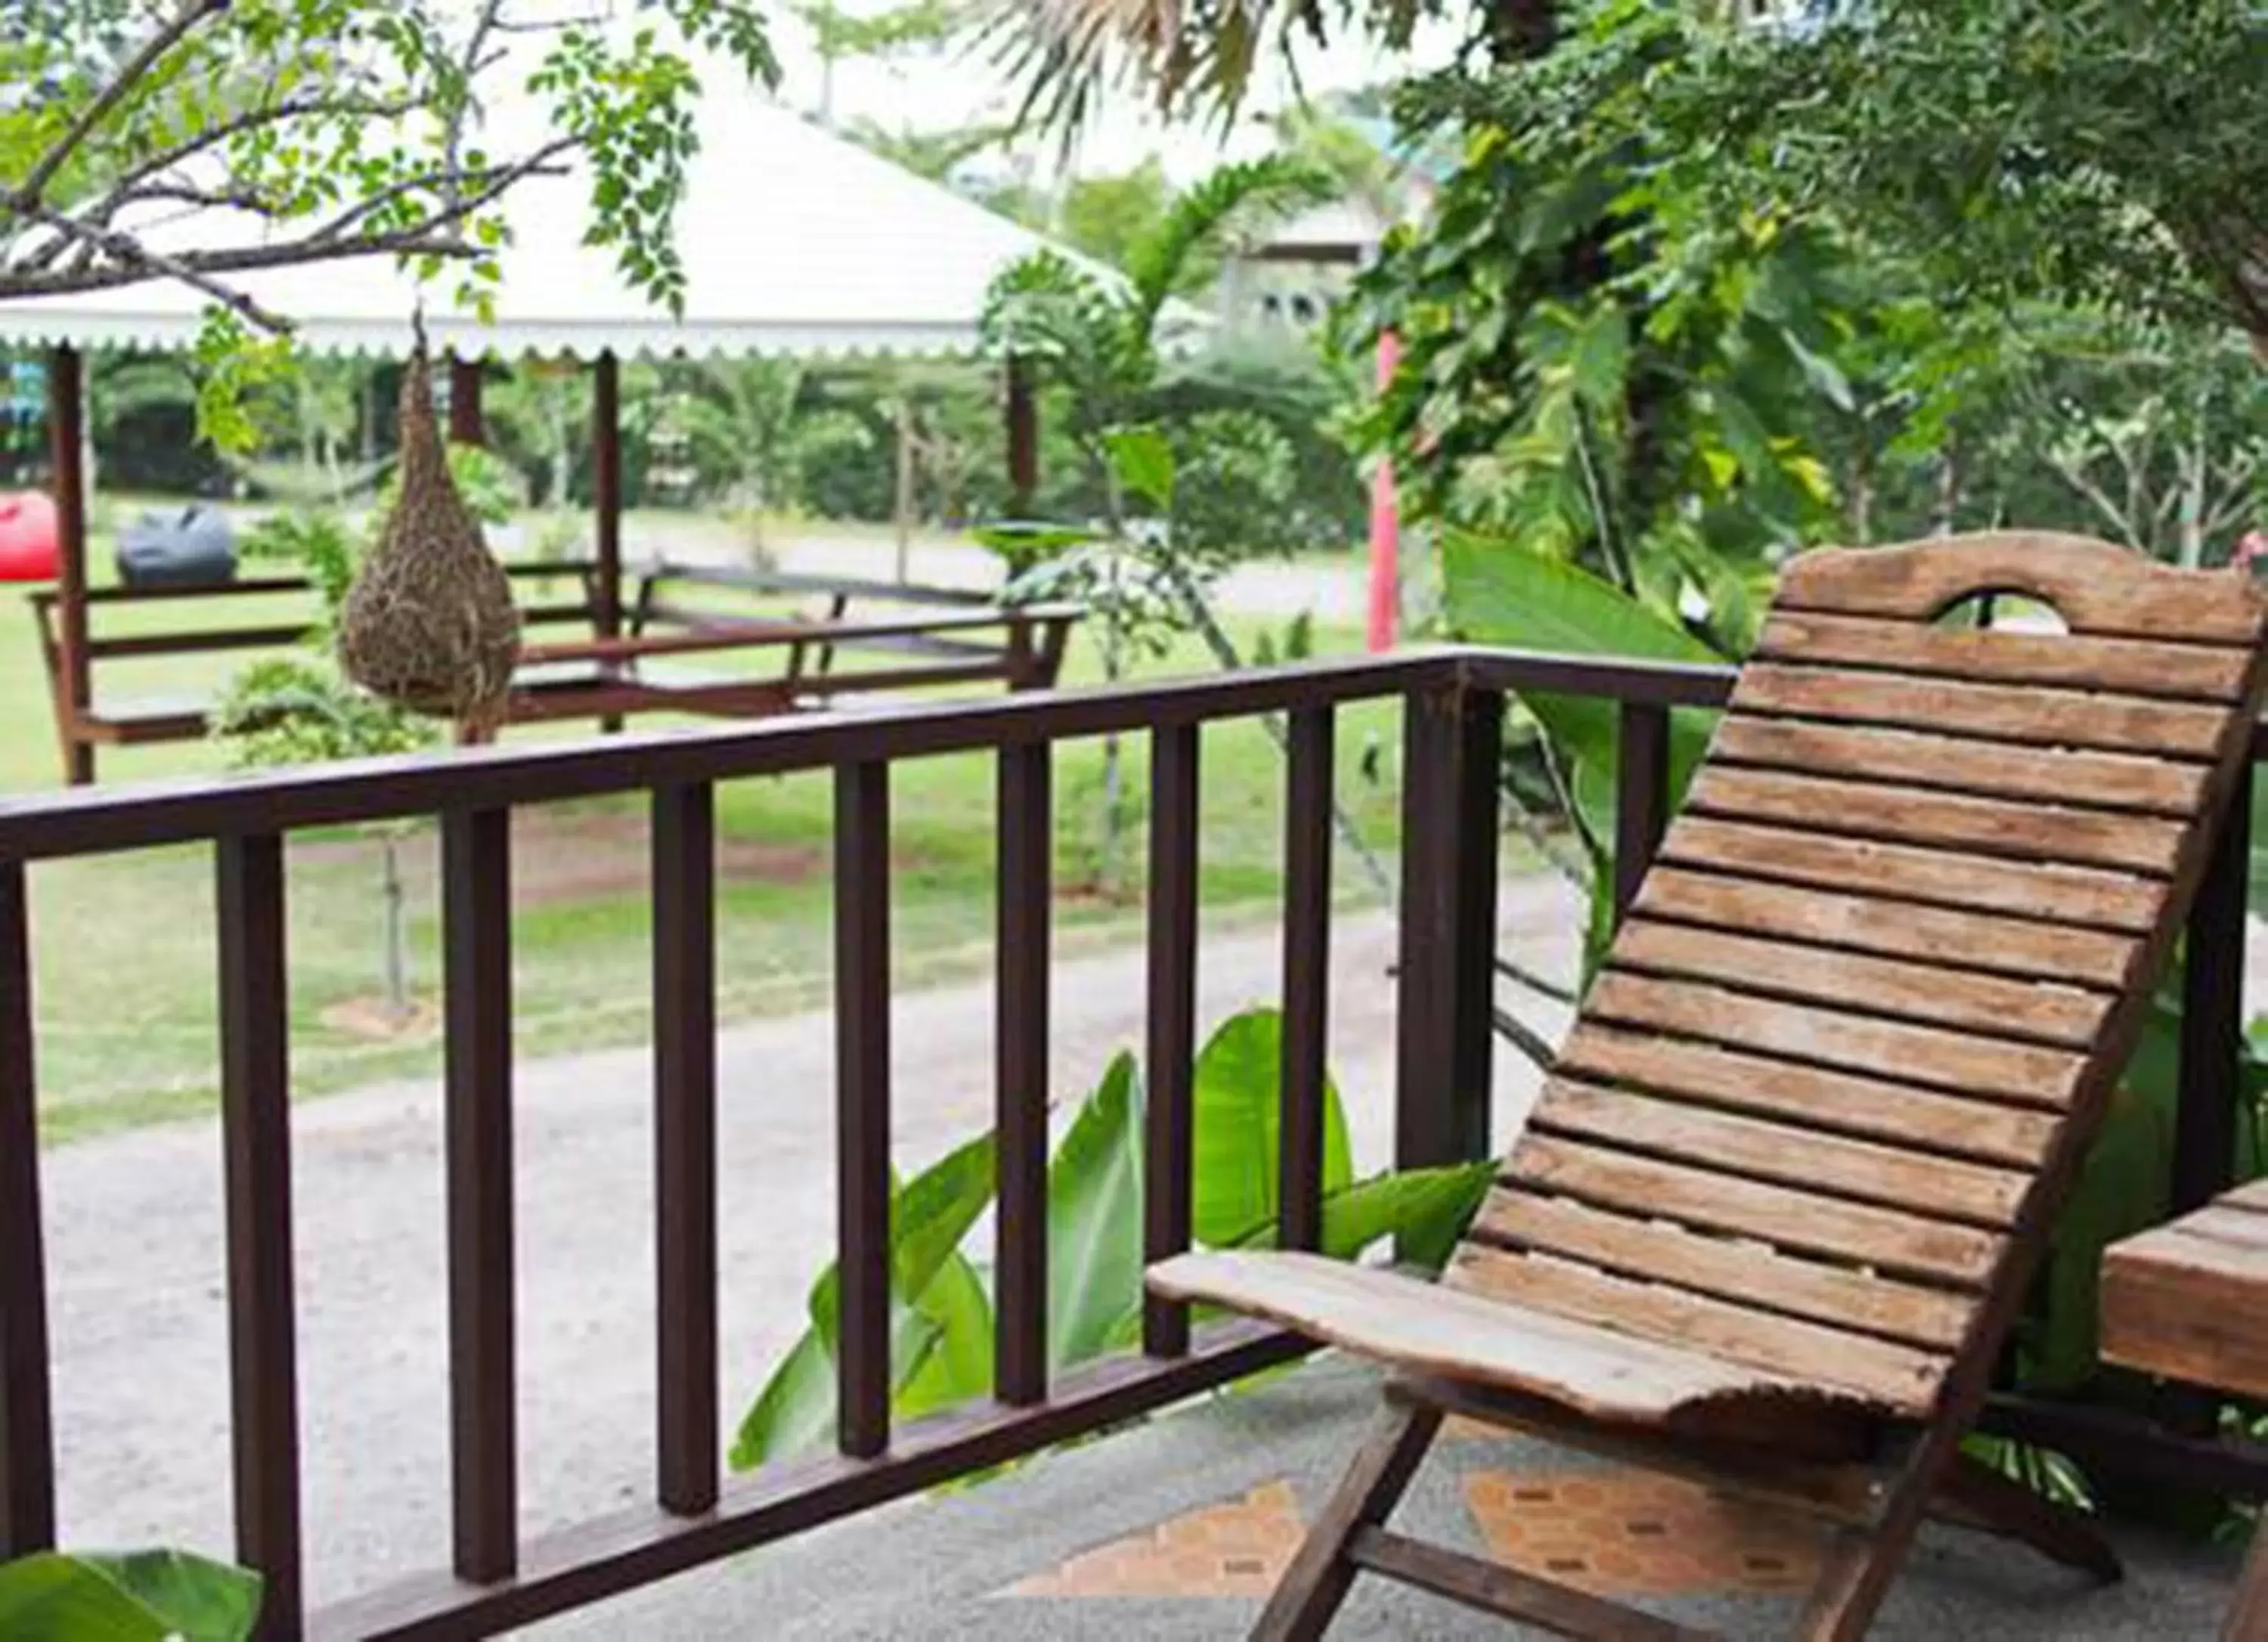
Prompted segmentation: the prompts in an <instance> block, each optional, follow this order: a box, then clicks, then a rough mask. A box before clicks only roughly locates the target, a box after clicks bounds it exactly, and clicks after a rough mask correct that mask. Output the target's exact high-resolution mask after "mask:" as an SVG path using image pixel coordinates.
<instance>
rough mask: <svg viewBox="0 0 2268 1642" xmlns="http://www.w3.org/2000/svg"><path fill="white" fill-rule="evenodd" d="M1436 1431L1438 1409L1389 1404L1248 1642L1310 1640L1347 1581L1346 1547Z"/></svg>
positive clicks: (1373, 1519)
mask: <svg viewBox="0 0 2268 1642" xmlns="http://www.w3.org/2000/svg"><path fill="white" fill-rule="evenodd" d="M1440 1428H1441V1411H1440V1410H1439V1409H1433V1408H1427V1407H1425V1406H1423V1405H1422V1404H1407V1405H1404V1404H1400V1403H1388V1404H1387V1408H1386V1411H1385V1413H1384V1414H1382V1415H1381V1416H1380V1417H1379V1420H1378V1423H1377V1425H1374V1426H1373V1427H1372V1429H1371V1433H1370V1436H1369V1438H1368V1440H1366V1441H1365V1442H1364V1443H1363V1445H1362V1448H1361V1451H1360V1452H1359V1453H1358V1454H1356V1455H1355V1457H1354V1463H1353V1464H1352V1465H1351V1466H1349V1467H1348V1468H1347V1472H1346V1476H1344V1478H1342V1479H1341V1481H1340V1483H1339V1485H1338V1491H1337V1492H1336V1493H1334V1494H1333V1495H1332V1496H1331V1500H1330V1503H1329V1505H1328V1506H1324V1507H1323V1513H1322V1516H1320V1517H1318V1518H1316V1519H1315V1525H1314V1527H1313V1528H1309V1529H1308V1530H1307V1538H1306V1539H1305V1540H1304V1541H1302V1542H1301V1543H1300V1551H1299V1555H1297V1556H1296V1557H1292V1565H1291V1566H1290V1567H1289V1568H1286V1569H1285V1571H1284V1578H1283V1579H1282V1580H1281V1581H1280V1582H1279V1583H1278V1585H1277V1587H1276V1594H1274V1595H1272V1596H1270V1598H1269V1599H1268V1606H1267V1608H1266V1609H1263V1611H1262V1613H1261V1616H1260V1619H1259V1623H1257V1624H1255V1625H1254V1626H1253V1627H1252V1642H1314V1638H1318V1637H1321V1636H1322V1634H1323V1632H1324V1631H1326V1630H1328V1629H1329V1626H1330V1623H1331V1619H1332V1617H1333V1616H1335V1615H1337V1612H1338V1610H1339V1604H1340V1603H1342V1602H1344V1601H1346V1594H1347V1590H1348V1588H1349V1587H1351V1586H1352V1585H1353V1584H1354V1576H1355V1565H1354V1564H1353V1563H1352V1562H1351V1561H1350V1560H1349V1559H1348V1557H1347V1554H1346V1553H1347V1543H1348V1542H1349V1541H1351V1539H1353V1537H1354V1536H1355V1535H1356V1534H1357V1532H1359V1530H1361V1529H1363V1528H1376V1527H1377V1526H1379V1524H1381V1523H1382V1522H1384V1521H1386V1519H1387V1516H1388V1513H1391V1512H1392V1511H1393V1509H1394V1507H1395V1503H1396V1502H1397V1501H1399V1500H1400V1499H1401V1498H1402V1495H1403V1490H1405V1489H1407V1488H1408V1487H1409V1486H1410V1478H1411V1477H1412V1476H1415V1475H1417V1471H1418V1462H1419V1461H1421V1460H1423V1459H1424V1458H1425V1450H1426V1449H1427V1448H1429V1447H1432V1443H1433V1436H1434V1433H1435V1432H1438V1431H1440Z"/></svg>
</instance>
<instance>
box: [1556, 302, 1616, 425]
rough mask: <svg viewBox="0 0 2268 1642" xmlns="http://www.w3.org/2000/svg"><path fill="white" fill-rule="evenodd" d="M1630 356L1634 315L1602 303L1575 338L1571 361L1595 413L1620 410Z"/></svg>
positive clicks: (1580, 388)
mask: <svg viewBox="0 0 2268 1642" xmlns="http://www.w3.org/2000/svg"><path fill="white" fill-rule="evenodd" d="M1630 356H1631V343H1630V316H1629V315H1628V314H1626V313H1624V311H1623V309H1622V306H1621V305H1620V304H1619V303H1616V302H1602V303H1601V304H1600V305H1599V306H1598V309H1597V311H1596V312H1595V313H1593V314H1592V315H1591V316H1590V318H1589V319H1587V320H1585V321H1583V325H1582V328H1581V329H1580V331H1579V332H1577V334H1576V336H1575V347H1574V352H1573V355H1572V360H1571V364H1572V368H1573V371H1574V379H1575V391H1576V392H1577V393H1578V394H1581V395H1582V397H1583V399H1584V401H1585V402H1586V403H1587V404H1589V405H1590V406H1591V407H1592V408H1593V409H1595V410H1601V411H1606V412H1609V413H1612V412H1614V411H1616V410H1618V409H1620V408H1621V406H1622V402H1623V392H1624V387H1625V379H1626V378H1627V377H1628V376H1629V374H1630Z"/></svg>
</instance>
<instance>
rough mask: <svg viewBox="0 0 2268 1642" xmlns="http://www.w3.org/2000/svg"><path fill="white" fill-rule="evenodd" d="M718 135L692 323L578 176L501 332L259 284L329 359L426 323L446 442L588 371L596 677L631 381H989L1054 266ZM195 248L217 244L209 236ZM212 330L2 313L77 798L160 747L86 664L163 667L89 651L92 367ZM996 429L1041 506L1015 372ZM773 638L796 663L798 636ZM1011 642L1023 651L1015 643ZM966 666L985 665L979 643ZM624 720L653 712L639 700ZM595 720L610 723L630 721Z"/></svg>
mask: <svg viewBox="0 0 2268 1642" xmlns="http://www.w3.org/2000/svg"><path fill="white" fill-rule="evenodd" d="M702 135H703V142H702V147H701V151H700V153H699V155H698V157H697V158H696V160H695V162H694V164H693V166H692V167H691V170H690V173H689V178H688V189H687V194H686V197H685V200H684V202H683V203H682V204H681V207H680V212H679V218H678V224H679V226H678V232H677V236H676V242H677V249H678V254H679V255H680V257H681V261H682V263H683V265H684V269H685V273H686V276H687V286H686V294H685V299H684V303H683V306H682V309H681V312H679V313H666V312H664V311H661V310H659V309H657V308H655V307H654V306H652V305H651V304H649V303H648V302H646V301H645V300H644V298H641V297H639V296H637V295H636V294H634V293H631V292H630V291H625V290H624V289H623V288H622V283H621V280H620V277H619V276H618V275H617V274H616V272H615V269H614V266H613V264H612V261H611V260H610V258H609V256H608V254H607V253H606V252H605V251H603V250H602V249H598V248H594V247H589V246H586V245H585V244H584V243H583V242H582V239H581V233H582V223H583V220H584V210H583V196H582V193H581V189H582V186H583V185H582V184H581V183H580V182H579V181H578V179H577V178H576V177H575V176H574V175H573V174H572V173H563V174H561V175H558V176H550V175H545V176H539V177H535V178H531V179H529V180H527V181H526V182H524V183H523V184H521V185H520V187H519V188H518V189H517V190H516V191H515V192H514V194H513V195H512V196H511V198H510V201H509V206H508V209H509V212H510V217H511V222H512V233H511V235H510V237H509V240H508V243H507V246H506V248H505V249H504V252H503V253H502V254H501V258H500V260H501V261H502V264H503V278H502V281H501V283H500V285H499V287H498V289H497V294H496V297H495V301H494V311H493V313H491V314H490V315H488V316H486V317H483V318H475V317H474V316H472V315H470V314H467V313H459V312H454V311H438V312H437V311H433V300H434V298H433V296H432V295H431V294H430V293H428V292H425V291H421V289H420V288H419V287H418V285H417V284H416V281H415V280H414V278H413V277H412V276H411V275H410V274H409V272H408V271H406V270H404V269H401V268H399V267H396V266H394V264H392V263H390V262H384V261H367V260H366V261H358V262H341V263H332V264H321V265H311V266H305V267H298V268H289V269H276V270H270V271H268V272H263V273H261V274H258V275H254V276H250V277H248V278H247V280H246V281H245V282H243V283H244V285H245V288H246V290H247V292H248V293H249V294H250V295H252V296H253V297H254V298H255V299H256V300H257V301H259V302H260V303H261V306H263V307H265V308H267V309H269V311H272V312H275V313H284V314H287V315H290V316H291V319H292V320H293V322H294V325H295V328H296V335H297V338H298V342H300V343H301V345H302V346H304V347H306V348H307V349H308V350H312V351H314V352H318V353H333V354H350V355H359V356H365V357H370V356H374V357H404V356H405V355H406V354H407V352H408V350H409V348H410V346H411V345H412V331H411V324H410V320H411V315H412V314H413V313H415V312H416V310H417V309H418V308H419V306H421V303H422V304H423V306H426V307H427V309H428V312H427V313H426V315H425V319H424V328H425V330H426V331H427V333H428V334H429V335H430V336H431V339H432V342H433V344H434V345H435V346H436V347H437V348H438V350H442V351H443V352H445V353H446V355H447V356H448V358H449V362H450V365H449V380H450V395H449V423H450V432H451V435H452V437H453V438H457V439H460V440H463V441H467V442H470V443H479V442H481V441H482V405H481V399H482V395H481V387H482V373H483V372H484V371H485V370H487V369H490V368H491V367H493V366H495V365H497V364H501V365H503V366H505V367H507V368H509V367H510V366H511V365H512V364H514V363H516V362H518V361H519V360H523V359H528V358H541V359H560V358H569V359H574V360H578V361H580V362H582V363H583V364H585V365H586V366H587V368H588V369H589V370H590V371H591V372H592V374H593V413H592V422H591V428H590V438H591V449H592V455H593V490H594V496H593V514H594V529H593V555H592V558H591V563H590V564H589V566H588V571H589V575H588V597H587V607H586V609H585V611H584V612H583V614H584V615H587V619H588V622H589V629H590V642H591V644H593V645H595V646H597V649H596V650H594V651H593V652H592V653H593V655H594V656H606V655H609V654H611V653H612V652H613V651H614V650H618V649H620V648H621V647H622V646H623V645H624V644H627V643H628V640H627V638H626V634H625V629H626V624H630V623H634V622H635V621H636V620H637V612H636V611H635V610H633V608H632V607H631V601H630V600H628V599H626V597H625V587H624V563H623V542H622V442H621V361H622V359H623V358H624V357H681V356H682V357H716V356H725V357H757V356H768V357H782V356H784V357H801V358H838V359H839V358H843V357H871V356H892V355H896V356H914V357H975V356H976V354H977V353H978V351H979V346H980V332H981V320H982V315H983V307H984V300H985V296H986V293H987V291H989V289H990V284H991V282H992V280H993V279H994V277H995V276H997V275H998V273H999V271H1000V270H1001V269H1003V268H1005V267H1006V266H1008V265H1009V264H1010V263H1012V262H1013V261H1017V260H1019V259H1020V258H1022V257H1024V256H1027V255H1029V254H1032V253H1034V252H1036V251H1039V250H1042V249H1054V248H1055V247H1050V246H1049V242H1048V241H1046V240H1045V239H1042V238H1041V237H1040V236H1038V235H1036V234H1034V233H1032V232H1030V231H1028V230H1027V229H1025V228H1023V227H1021V226H1020V225H1017V224H1014V223H1012V222H1009V221H1008V220H1006V219H1005V218H1003V217H998V216H995V215H993V214H992V213H990V212H989V211H987V210H984V209H983V208H982V207H980V206H978V205H976V203H974V202H971V201H969V200H967V199H965V198H963V197H962V196H961V195H957V194H955V193H954V192H953V191H951V190H950V189H948V188H944V187H942V186H940V185H939V184H936V183H933V182H931V181H929V180H926V179H924V178H921V177H917V176H915V175H913V174H912V173H909V172H906V171H904V170H902V169H901V168H899V167H897V166H893V165H891V164H889V163H888V162H887V161H886V160H884V159H882V158H879V157H877V156H876V155H874V154H873V153H871V152H869V151H866V150H865V149H864V148H861V147H859V146H858V145H856V144H851V143H850V142H847V141H845V140H843V139H842V138H839V137H836V136H833V135H832V134H830V133H828V132H825V131H822V130H821V129H818V128H816V127H814V126H813V125H811V124H809V123H807V122H806V121H803V120H801V119H800V118H799V117H798V116H796V115H794V114H792V113H790V112H788V111H786V110H784V109H783V108H780V107H777V106H776V105H772V104H770V103H767V102H764V101H762V100H758V99H743V100H740V101H732V100H719V101H718V102H716V103H714V104H713V105H712V104H704V105H703V134H702ZM189 226H191V227H195V226H196V224H195V223H194V222H193V223H192V224H190V225H189ZM201 232H210V225H206V226H205V227H204V228H203V230H201ZM1057 254H1063V255H1066V256H1071V254H1069V253H1064V252H1060V251H1058V252H1057ZM1071 260H1073V261H1078V260H1079V259H1077V258H1076V257H1075V256H1071ZM1105 277H1108V275H1105ZM1178 317H1179V320H1180V322H1181V323H1182V325H1184V326H1185V327H1186V326H1191V325H1195V324H1199V323H1202V320H1200V319H1199V317H1198V316H1197V315H1195V314H1193V313H1187V312H1186V311H1185V312H1183V313H1182V314H1181V315H1179V316H1178ZM203 322H204V299H203V298H202V297H200V296H199V295H198V294H197V293H196V292H195V291H190V290H188V289H187V288H185V287H182V286H180V285H176V284H173V283H145V284H142V285H136V286H131V287H126V288H122V289H119V290H114V291H99V292H92V293H84V294H75V295H72V296H68V297H60V298H41V299H38V300H32V301H18V302H13V303H8V302H0V345H14V346H18V347H37V348H40V349H43V350H45V353H46V357H47V359H48V392H49V394H50V415H49V418H48V422H49V428H50V432H51V438H52V440H53V446H54V450H53V456H54V484H55V502H56V509H57V515H58V525H59V529H60V534H61V543H60V547H61V560H62V563H61V567H60V574H59V576H58V578H57V586H56V589H55V598H54V601H53V603H54V612H53V621H52V622H50V623H49V629H50V630H49V634H48V640H49V644H50V649H51V652H52V653H51V654H50V656H49V662H50V671H51V674H52V675H53V676H54V677H55V681H56V695H57V717H58V728H59V732H60V733H61V734H62V737H63V741H64V745H65V757H66V764H67V769H68V770H69V773H70V778H71V779H73V780H75V781H77V780H84V779H87V778H89V777H90V776H91V772H92V756H93V755H92V748H93V747H94V746H95V745H97V744H99V743H101V742H103V741H126V740H136V739H158V738H157V737H156V736H154V735H151V736H137V735H136V733H133V732H132V731H131V730H125V729H119V728H118V727H117V726H114V725H106V723H105V722H104V721H103V720H102V718H100V716H99V714H98V713H97V712H96V711H95V708H94V703H93V699H92V694H91V683H90V665H91V663H92V661H94V660H96V659H100V657H102V656H103V655H104V654H106V653H109V654H119V653H143V654H149V653H159V652H160V647H159V645H158V644H156V643H155V642H152V641H151V637H150V636H139V637H125V638H120V639H114V640H110V641H107V643H106V641H100V640H97V639H95V638H93V637H91V636H90V632H89V619H88V612H89V607H90V604H91V603H94V602H99V600H102V599H103V598H105V597H108V596H115V594H116V593H117V592H118V591H119V590H109V589H105V590H101V591H99V592H91V590H90V588H89V585H88V573H87V499H88V497H87V484H86V473H85V465H84V460H83V456H82V452H83V450H84V448H85V426H86V421H85V354H86V352H87V350H90V349H96V348H107V347H131V348H154V349H185V348H187V347H188V346H189V345H190V344H191V343H192V342H194V340H195V337H196V335H198V332H199V330H200V329H201V328H202V326H203ZM1001 405H1002V416H1003V423H1004V437H1005V441H1006V445H1007V456H1008V469H1009V474H1010V478H1011V483H1012V487H1013V491H1014V493H1015V495H1016V497H1018V498H1019V500H1020V504H1028V503H1029V500H1030V498H1031V496H1032V494H1033V491H1034V490H1035V486H1036V482H1037V477H1038V475H1037V465H1038V457H1037V447H1038V438H1037V417H1036V411H1035V396H1034V394H1033V391H1032V387H1031V383H1030V380H1029V378H1028V376H1027V373H1026V372H1024V371H1023V370H1021V369H1020V368H1018V367H1017V365H1016V364H1014V362H1011V363H1010V364H1008V365H1007V366H1006V367H1005V369H1004V371H1003V382H1002V389H1001ZM1020 511H1027V508H1025V509H1023V510H1020ZM237 585H238V586H239V589H241V588H243V587H245V586H247V585H249V584H245V583H239V584H237ZM838 610H839V601H838ZM532 614H539V615H540V613H532ZM897 625H898V626H903V625H904V624H903V623H899V624H897ZM223 637H225V636H216V635H210V634H207V635H197V634H186V633H185V634H182V635H180V636H178V638H177V639H176V640H175V641H174V645H173V647H175V648H179V649H220V648H228V647H230V645H229V644H225V643H223V642H220V641H221V639H222V638H223ZM744 637H747V640H748V642H751V643H755V642H759V638H760V637H761V636H760V635H758V634H757V633H756V632H755V624H751V625H750V627H749V629H748V630H747V633H746V634H744ZM774 637H777V638H778V639H779V641H780V642H781V643H783V644H785V643H788V642H791V641H792V640H793V639H794V638H795V637H796V636H795V635H792V634H784V633H783V634H777V635H774ZM845 637H846V640H849V639H856V638H857V637H859V635H858V634H855V633H853V634H847V635H845ZM867 637H872V638H875V639H877V640H878V641H879V639H880V637H888V638H890V639H892V640H893V641H894V642H896V643H898V644H900V646H901V647H905V646H906V645H908V644H910V643H913V642H915V641H917V639H918V638H919V635H918V634H916V633H906V632H893V633H891V634H888V635H868V636H867ZM1011 640H1012V644H1013V643H1020V642H1023V641H1022V640H1020V639H1018V638H1016V637H1015V636H1014V635H1012V636H1011ZM941 642H942V641H941ZM950 642H952V643H954V644H959V645H960V647H961V648H962V649H964V650H965V649H967V648H968V646H967V644H966V642H965V641H950ZM121 646H123V647H128V648H125V649H122V648H119V647H121ZM136 646H138V649H137V648H134V647H136ZM678 647H679V648H684V647H686V646H683V645H680V646H678ZM714 647H722V645H721V644H718V645H716V646H714ZM831 649H832V647H829V650H828V653H831ZM798 653H799V654H800V652H798ZM935 670H936V669H932V671H935ZM1027 674H1028V669H1027V670H1026V674H1025V675H1017V674H1014V673H1013V669H1012V670H1011V674H1010V676H1011V677H1012V682H1013V681H1014V677H1015V676H1026V681H1028V676H1027ZM602 705H603V703H602ZM622 708H623V710H628V711H635V710H636V704H635V703H633V702H630V701H629V700H628V699H627V698H626V699H625V701H624V702H623V703H622ZM542 716H552V717H556V716H561V715H559V714H557V713H556V712H553V713H547V714H545V715H542ZM598 716H600V717H601V718H608V719H611V718H618V717H619V712H618V711H602V712H600V713H599V714H598ZM177 721H178V720H175V722H177ZM153 722H154V720H153Z"/></svg>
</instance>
